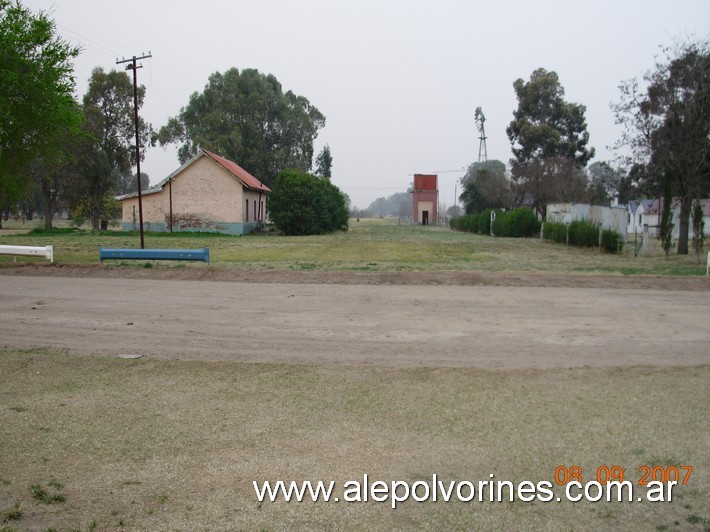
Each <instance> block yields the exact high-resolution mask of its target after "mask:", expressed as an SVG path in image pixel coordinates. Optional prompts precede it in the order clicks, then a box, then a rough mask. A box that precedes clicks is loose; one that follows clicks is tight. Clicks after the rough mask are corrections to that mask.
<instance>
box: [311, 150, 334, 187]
mask: <svg viewBox="0 0 710 532" xmlns="http://www.w3.org/2000/svg"><path fill="white" fill-rule="evenodd" d="M332 166H333V156H332V155H331V154H330V146H328V145H327V144H326V145H325V146H323V149H322V150H321V151H320V153H319V154H318V157H316V167H315V172H316V175H317V176H319V177H325V178H326V179H330V178H331V177H332V174H331V167H332Z"/></svg>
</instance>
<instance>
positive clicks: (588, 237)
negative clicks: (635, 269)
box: [542, 220, 624, 253]
mask: <svg viewBox="0 0 710 532" xmlns="http://www.w3.org/2000/svg"><path fill="white" fill-rule="evenodd" d="M599 227H600V226H599V224H597V223H594V222H590V221H588V220H575V221H574V222H572V223H570V224H569V226H567V225H565V224H563V223H559V222H545V225H544V226H543V229H542V238H543V239H545V240H550V241H552V242H557V243H559V244H566V243H569V245H570V246H577V247H590V248H594V247H598V246H599ZM601 248H602V249H603V250H604V251H606V252H607V253H621V252H622V251H623V249H624V241H623V239H622V238H621V236H620V235H619V233H617V232H616V231H612V230H611V229H604V230H603V231H602V243H601Z"/></svg>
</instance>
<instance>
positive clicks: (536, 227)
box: [449, 207, 624, 253]
mask: <svg viewBox="0 0 710 532" xmlns="http://www.w3.org/2000/svg"><path fill="white" fill-rule="evenodd" d="M491 211H492V210H491V209H486V210H485V211H483V212H482V213H480V214H465V215H463V216H457V217H456V218H452V219H451V220H450V221H449V226H450V227H451V229H455V230H457V231H467V232H469V233H480V234H483V235H489V234H490V233H491ZM493 212H495V213H496V216H495V220H494V221H493V234H494V235H495V236H507V237H514V238H526V237H535V236H538V235H539V234H540V222H539V221H538V219H537V216H536V215H535V213H534V212H533V211H532V210H531V209H527V208H525V207H521V208H519V209H514V210H512V211H508V212H502V211H499V210H495V211H493ZM542 232H543V235H542V238H543V239H544V240H550V241H552V242H558V243H560V244H566V243H569V245H571V246H578V247H598V246H599V224H596V223H594V222H590V221H587V220H576V221H574V222H572V223H571V224H569V226H567V225H565V224H563V223H557V222H545V224H544V226H543V230H542ZM601 247H602V249H604V250H605V251H606V252H608V253H621V252H622V251H623V249H624V242H623V240H622V238H621V236H620V235H619V233H617V232H616V231H612V230H610V229H605V230H603V231H602V243H601Z"/></svg>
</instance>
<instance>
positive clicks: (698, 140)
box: [612, 41, 710, 254]
mask: <svg viewBox="0 0 710 532" xmlns="http://www.w3.org/2000/svg"><path fill="white" fill-rule="evenodd" d="M665 56H666V57H665V59H664V60H661V61H659V62H657V64H656V66H655V67H654V70H652V71H650V72H648V73H646V74H645V76H644V81H645V82H646V89H645V90H644V89H642V88H641V86H640V83H639V82H638V81H637V80H630V81H626V82H623V83H622V84H621V85H620V87H619V89H620V91H621V100H620V101H619V102H618V103H616V104H614V105H613V106H612V109H613V111H614V114H615V116H616V121H617V123H619V124H621V125H622V126H624V133H623V135H622V138H621V140H620V141H619V143H618V147H625V148H629V149H630V158H629V165H630V166H633V170H632V175H633V176H635V178H636V179H637V181H638V182H639V184H640V186H642V187H644V188H646V189H647V190H653V191H654V192H655V193H656V194H658V193H659V192H660V191H661V190H663V191H665V186H664V183H665V181H666V180H670V181H671V187H672V192H673V195H674V196H677V197H678V198H679V200H680V219H679V220H678V223H679V236H678V254H687V253H688V236H689V223H690V222H689V220H690V213H691V208H692V202H693V199H694V198H695V197H696V196H697V195H706V194H708V192H709V191H710V43H709V42H708V41H701V42H696V43H692V42H691V43H685V44H682V45H677V46H675V47H674V48H672V49H666V50H665Z"/></svg>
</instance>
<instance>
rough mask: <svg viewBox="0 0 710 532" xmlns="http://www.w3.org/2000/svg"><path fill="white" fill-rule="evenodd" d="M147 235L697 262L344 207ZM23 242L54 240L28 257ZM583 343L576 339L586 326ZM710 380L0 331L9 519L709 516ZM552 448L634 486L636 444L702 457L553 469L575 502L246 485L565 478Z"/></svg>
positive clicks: (385, 253)
mask: <svg viewBox="0 0 710 532" xmlns="http://www.w3.org/2000/svg"><path fill="white" fill-rule="evenodd" d="M138 242H139V240H138V235H137V234H132V233H122V232H118V231H108V232H91V231H74V230H71V229H70V228H64V229H62V230H60V231H55V232H52V233H42V232H38V233H33V234H9V232H7V231H5V232H0V244H16V245H37V246H40V245H42V246H43V245H47V244H52V245H54V248H55V258H56V260H57V261H58V262H59V263H60V264H90V263H98V248H99V246H100V245H103V246H107V247H138ZM146 246H147V247H156V248H201V247H205V246H209V247H210V250H211V254H212V260H213V265H212V267H213V268H235V269H248V270H261V271H263V270H315V271H324V272H325V271H328V272H331V271H375V272H396V271H435V272H446V271H452V272H460V271H484V272H556V273H562V274H565V273H580V272H581V273H586V272H590V273H602V274H610V275H619V274H624V275H634V274H653V275H683V276H695V275H704V273H705V264H704V263H703V264H701V265H698V264H697V262H696V259H695V257H694V256H686V257H678V256H671V257H670V258H669V259H666V258H665V256H663V255H662V253H660V250H659V249H658V246H657V244H655V246H654V250H653V254H652V256H651V257H634V254H633V246H632V245H630V246H627V249H626V250H625V251H624V253H623V254H622V255H608V254H604V253H599V252H598V251H596V250H580V249H575V248H567V247H565V246H560V245H555V244H549V243H541V242H540V241H539V240H537V239H503V238H490V237H485V236H480V235H471V234H465V233H457V232H453V231H450V230H448V229H446V228H437V227H425V228H423V227H411V226H399V225H397V222H396V221H390V220H363V221H360V222H355V221H351V229H350V231H348V232H346V233H338V234H334V235H328V236H317V237H298V238H296V237H282V236H277V235H275V234H263V235H250V236H247V237H226V236H218V235H205V234H199V235H185V234H175V235H166V234H148V235H147V236H146ZM29 260H32V261H33V262H42V261H39V260H38V259H23V258H18V262H25V261H29ZM11 261H12V258H11V257H6V256H0V263H2V262H4V263H7V262H11ZM113 264H114V265H115V264H116V263H115V262H114V263H113ZM143 266H144V265H143V264H140V263H126V264H125V265H124V266H122V267H125V268H127V269H128V268H142V267H143ZM166 267H171V268H207V266H206V265H204V264H168V265H166ZM0 282H2V281H1V280H0ZM411 289H412V290H417V287H416V286H413V287H411ZM520 290H525V287H524V286H523V287H521V288H520ZM549 290H554V288H550V289H549ZM672 293H673V292H672V291H668V294H669V295H670V294H672ZM37 304H38V305H39V304H40V303H37ZM107 304H110V302H107ZM580 304H583V303H581V302H580ZM306 311H307V309H306ZM669 318H671V319H672V318H673V317H672V316H669ZM37 319H40V318H37ZM471 319H476V317H475V313H474V314H473V315H472V318H471ZM620 319H621V318H620ZM28 323H31V322H28ZM649 326H653V324H652V323H650V325H649ZM28 327H31V325H28ZM234 334H235V338H237V337H238V329H236V328H235V333H234ZM501 341H503V342H504V341H505V339H504V338H501ZM618 348H619V350H622V349H623V350H625V349H637V350H638V349H643V346H641V345H619V347H618ZM569 349H570V355H571V356H573V355H574V354H575V349H579V348H575V347H574V346H572V345H570V348H569ZM709 383H710V365H703V366H696V367H662V368H661V367H658V368H657V367H622V368H590V367H582V368H575V369H569V368H568V369H546V370H530V369H518V370H512V369H511V370H483V369H477V368H470V367H466V368H428V367H416V368H411V367H410V368H406V367H375V366H369V365H352V366H345V365H309V364H304V365H293V364H274V363H260V364H249V363H239V362H224V361H221V362H207V361H204V360H157V359H145V358H143V359H133V360H125V359H119V358H108V357H105V356H79V355H76V354H74V353H65V352H52V351H44V350H36V349H28V350H17V349H8V348H3V342H2V340H0V532H6V531H15V530H40V531H47V530H62V531H63V530H81V531H89V530H220V531H221V530H287V529H288V530H291V529H297V530H313V529H316V530H352V529H368V530H391V529H396V530H413V529H420V530H658V531H663V530H668V531H675V530H705V531H710V504H709V503H708V500H710V474H709V473H708V472H709V471H710V452H708V449H710V409H708V404H710V384H709ZM560 466H563V467H565V468H568V470H569V468H571V467H572V466H578V467H580V468H581V469H582V471H583V481H585V482H586V481H588V480H596V475H597V471H599V470H600V468H603V467H609V468H611V467H612V466H619V467H621V468H623V470H624V473H625V478H626V480H630V481H631V482H632V483H633V484H634V485H635V490H636V491H635V492H634V495H635V497H636V496H641V495H642V494H643V493H645V490H643V489H642V488H641V487H640V486H639V485H638V481H639V480H640V479H641V476H642V473H643V469H641V470H640V468H643V466H648V467H649V468H653V467H656V466H658V467H661V468H663V469H664V470H672V467H673V466H692V467H693V472H692V474H691V477H690V478H689V479H688V483H687V484H686V485H684V486H679V487H677V488H676V489H675V490H674V492H673V502H671V503H668V502H662V503H661V502H658V503H651V502H647V501H644V502H636V501H635V502H596V503H594V502H586V501H580V502H576V503H574V502H568V501H565V500H564V490H563V487H562V486H558V485H556V484H555V489H554V492H555V495H556V496H559V497H562V498H563V500H562V501H561V502H557V501H556V500H553V501H551V502H542V501H539V500H535V501H533V502H523V501H520V500H516V501H515V502H478V501H477V500H475V501H474V502H468V503H464V502H460V501H457V502H448V503H446V502H442V501H441V500H440V501H437V502H431V501H429V502H421V503H418V502H414V501H411V500H410V501H408V502H404V503H400V504H399V506H398V507H397V509H395V510H393V509H391V507H390V505H389V501H388V502H387V503H378V502H374V501H372V500H370V501H368V502H361V503H348V502H343V501H341V502H328V503H325V502H316V503H314V502H300V503H297V502H290V503H286V502H284V501H283V500H281V501H278V502H274V503H272V502H259V501H258V500H257V497H256V493H255V491H254V488H253V486H252V482H253V481H257V482H259V483H262V482H264V481H266V480H269V481H277V480H284V481H290V480H295V481H298V482H301V481H304V480H311V481H314V482H316V481H319V480H322V481H325V482H327V481H330V480H333V481H335V482H336V488H335V490H336V494H337V495H342V491H343V490H342V485H343V484H344V483H345V482H348V481H350V480H359V481H362V479H363V475H365V474H367V475H368V476H369V478H370V479H371V480H372V481H374V480H382V481H385V482H391V481H393V480H402V481H407V482H409V483H410V484H412V483H414V482H417V481H431V478H432V475H433V474H436V475H437V476H438V478H439V479H440V480H443V481H444V482H450V481H457V482H458V481H471V482H473V483H474V484H475V485H477V483H478V482H479V481H487V480H489V479H490V475H491V474H492V475H494V478H495V479H496V480H501V481H511V482H514V483H518V482H521V481H523V480H528V481H532V482H533V483H538V482H540V481H549V482H552V483H553V484H554V481H555V472H556V470H557V468H558V467H560ZM668 468H671V469H668Z"/></svg>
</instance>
